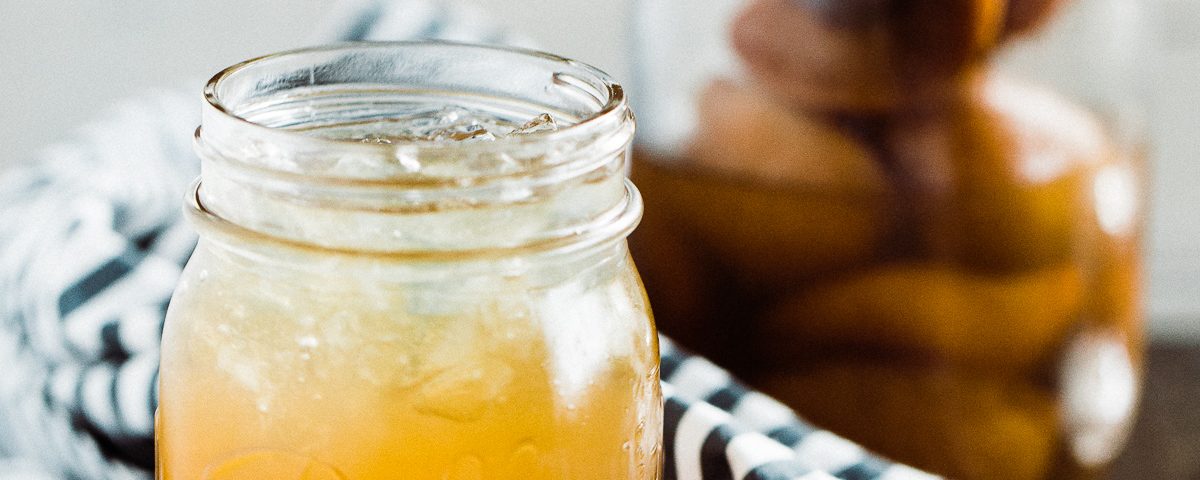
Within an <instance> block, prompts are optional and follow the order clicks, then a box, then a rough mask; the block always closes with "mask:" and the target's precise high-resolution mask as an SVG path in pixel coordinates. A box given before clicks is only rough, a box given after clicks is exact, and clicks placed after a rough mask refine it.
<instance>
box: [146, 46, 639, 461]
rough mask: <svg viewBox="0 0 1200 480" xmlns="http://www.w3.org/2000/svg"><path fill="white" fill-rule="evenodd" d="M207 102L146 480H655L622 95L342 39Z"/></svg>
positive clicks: (523, 64) (251, 69)
mask: <svg viewBox="0 0 1200 480" xmlns="http://www.w3.org/2000/svg"><path fill="white" fill-rule="evenodd" d="M205 97H206V103H205V105H204V113H203V123H202V126H201V128H200V129H199V130H198V131H197V135H196V145H197V150H198V152H199V154H200V156H201V158H202V160H203V169H202V175H201V178H200V180H198V181H197V183H196V184H195V188H194V190H193V192H192V194H191V195H190V196H189V197H188V203H187V206H186V208H185V210H186V212H187V215H188V217H189V219H190V221H191V223H192V224H193V225H194V226H195V227H196V228H197V229H198V230H199V231H200V233H201V241H200V244H199V247H198V249H197V250H196V253H195V255H194V256H193V258H192V259H191V261H190V262H189V263H188V266H187V268H186V270H185V273H184V276H183V279H182V281H181V282H180V284H179V287H178V289H177V291H176V293H175V296H174V298H173V299H172V302H171V307H170V311H169V313H168V318H167V324H166V328H165V331H164V333H163V345H162V352H163V353H162V355H163V356H162V365H161V376H160V384H159V392H160V394H159V399H160V405H159V411H158V417H157V431H156V435H157V446H158V468H157V476H158V478H160V479H187V480H193V479H202V480H235V479H267V478H279V479H284V478H288V479H299V478H304V479H309V480H325V479H329V480H334V479H347V480H349V479H368V478H400V477H403V478H406V479H418V480H419V479H429V480H435V479H436V480H446V479H461V480H467V479H481V478H489V479H492V478H494V479H547V480H559V479H564V478H571V479H596V480H610V479H615V478H622V479H624V478H628V479H638V480H642V479H645V480H650V479H656V478H658V475H659V469H660V467H659V458H660V452H661V451H660V441H661V438H660V437H661V432H662V425H661V422H662V420H661V415H662V414H661V408H662V403H661V402H662V400H661V393H660V387H659V381H658V348H657V337H656V335H655V332H654V325H653V322H652V320H651V318H650V314H649V307H648V305H647V302H646V298H645V295H644V293H643V290H642V286H641V283H640V281H639V279H638V275H637V273H636V271H635V270H634V266H633V264H632V263H631V260H630V258H629V254H628V249H627V246H626V242H625V239H626V236H627V235H628V234H629V233H630V232H631V231H632V230H633V228H634V226H635V224H636V223H637V222H638V221H639V219H640V216H641V211H642V204H641V199H640V197H639V195H638V193H637V191H636V190H635V189H634V187H633V185H632V184H631V183H630V182H629V181H628V180H627V178H626V172H627V169H628V158H629V154H628V152H629V145H630V141H631V139H632V135H633V129H634V123H633V118H632V115H631V113H630V110H629V108H628V106H627V104H626V100H625V97H624V95H623V93H622V90H621V87H620V86H619V85H616V84H614V83H612V82H611V81H610V80H608V78H607V77H606V76H605V75H604V74H602V73H601V72H599V71H597V70H595V69H593V68H591V67H588V66H586V65H582V64H579V63H576V62H573V61H569V60H565V59H562V58H558V57H554V56H551V55H545V54H539V53H533V52H526V51H517V50H504V49H494V48H485V47H477V46H468V45H458V44H409V43H385V44H348V45H340V46H333V47H325V48H317V49H310V50H302V51H294V52H288V53H282V54H277V55H271V56H267V57H263V58H259V59H255V60H251V61H248V62H245V63H242V64H239V65H235V66H233V67H230V68H229V69H227V70H225V71H223V72H221V73H220V74H218V75H217V76H216V77H214V78H213V80H212V81H211V82H210V83H209V84H208V86H207V88H206V90H205Z"/></svg>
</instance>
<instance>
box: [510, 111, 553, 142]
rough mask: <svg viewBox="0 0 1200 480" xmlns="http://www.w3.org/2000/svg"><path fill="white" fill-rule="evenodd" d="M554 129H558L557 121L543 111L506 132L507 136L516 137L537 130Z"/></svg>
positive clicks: (551, 130) (546, 130)
mask: <svg viewBox="0 0 1200 480" xmlns="http://www.w3.org/2000/svg"><path fill="white" fill-rule="evenodd" d="M555 130H558V123H557V122H555V121H554V117H551V116H550V114H549V113H543V114H541V115H538V116H536V117H534V118H533V120H530V121H528V122H525V123H524V124H523V125H521V126H519V127H517V128H515V129H513V130H512V131H511V132H508V136H510V137H516V136H521V135H529V134H533V133H539V132H553V131H555Z"/></svg>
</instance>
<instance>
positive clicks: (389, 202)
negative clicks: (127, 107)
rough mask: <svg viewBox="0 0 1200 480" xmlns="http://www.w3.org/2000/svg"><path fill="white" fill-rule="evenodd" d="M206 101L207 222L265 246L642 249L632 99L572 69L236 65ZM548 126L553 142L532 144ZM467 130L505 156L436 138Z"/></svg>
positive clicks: (482, 64)
mask: <svg viewBox="0 0 1200 480" xmlns="http://www.w3.org/2000/svg"><path fill="white" fill-rule="evenodd" d="M204 94H205V100H206V101H205V103H204V105H203V116H202V125H201V127H200V128H199V129H197V132H196V149H197V152H198V153H199V154H200V157H201V159H202V175H201V180H200V182H199V184H198V185H197V192H196V193H197V194H196V197H195V200H196V201H195V202H194V204H195V206H196V208H199V209H201V210H203V211H204V213H205V214H206V215H211V216H213V217H214V218H216V219H218V220H220V221H225V222H228V223H230V224H232V225H233V226H236V227H239V228H243V229H246V230H248V231H252V232H255V233H256V234H261V235H268V236H273V237H279V238H281V239H283V240H286V241H289V242H293V243H302V244H307V245H313V246H318V247H326V248H334V249H340V250H361V251H367V252H384V253H395V252H422V251H425V252H430V251H431V252H462V251H473V250H495V249H506V248H524V247H529V246H532V245H549V244H556V243H564V242H567V243H569V242H570V241H572V239H578V240H579V241H585V240H587V239H588V237H589V236H596V235H608V236H611V235H613V232H618V231H621V232H625V234H627V233H628V230H630V229H632V226H633V225H634V224H636V223H637V221H638V219H639V218H640V214H641V203H640V201H637V198H636V197H637V195H636V190H634V189H633V187H632V185H627V183H628V182H627V180H626V178H625V177H626V172H627V170H628V164H629V145H630V142H631V140H632V137H633V131H634V121H633V116H632V113H631V112H630V110H629V107H628V104H627V102H626V99H625V96H624V93H623V90H622V89H621V87H620V86H619V85H617V84H615V83H614V82H612V81H611V80H609V79H608V77H607V76H606V75H605V74H604V73H602V72H600V71H599V70H597V69H595V68H593V67H590V66H587V65H584V64H581V63H578V62H574V61H571V60H567V59H563V58H561V57H556V56H553V55H549V54H544V53H539V52H532V51H526V50H516V49H506V48H496V47H484V46H476V45H466V44H456V43H425V42H389V43H351V44H341V45H333V46H328V47H318V48H312V49H305V50H296V51H291V52H284V53H280V54H275V55H270V56H266V57H261V58H257V59H254V60H249V61H246V62H243V63H240V64H237V65H234V66H232V67H230V68H228V69H226V70H224V71H222V72H221V73H218V74H217V75H216V76H214V77H213V79H212V80H210V82H209V83H208V85H207V86H206V88H205V92H204ZM543 115H548V116H549V117H550V118H551V119H552V120H553V126H550V127H549V128H540V127H539V128H532V129H528V130H524V129H521V128H520V127H521V126H523V125H522V124H523V123H524V122H526V121H528V120H531V119H537V118H539V117H542V116H543ZM447 119H450V120H447ZM464 119H465V120H464ZM460 120H461V121H460ZM451 121H452V123H453V122H457V123H453V128H459V129H460V130H462V129H470V128H475V127H476V125H475V124H469V125H468V124H463V122H467V123H470V122H476V123H478V124H479V125H480V127H479V131H483V133H482V134H479V131H476V130H463V131H467V132H468V133H470V135H475V136H476V137H484V136H486V137H488V138H482V139H481V138H473V137H471V138H467V139H466V140H463V141H455V140H446V139H444V138H434V137H433V136H432V134H431V135H425V134H427V133H428V132H429V131H435V132H441V131H442V130H438V129H442V128H443V126H439V125H440V124H438V123H437V122H451ZM460 124H462V125H460ZM430 125H432V126H430ZM447 125H450V124H447ZM464 125H466V126H464ZM444 128H450V127H444ZM509 128H513V129H512V130H508V129H509ZM420 129H425V130H420ZM430 129H432V130H430ZM489 129H491V130H496V131H495V132H490V131H487V130H489ZM418 130H420V131H418ZM506 130H507V131H506ZM447 131H448V130H447ZM414 132H415V133H414ZM454 133H455V135H457V134H458V133H461V132H459V131H455V132H454ZM438 135H441V133H439V134H438ZM468 137H469V135H468ZM622 224H628V225H626V226H624V227H622ZM613 227H621V228H613ZM592 240H595V239H592Z"/></svg>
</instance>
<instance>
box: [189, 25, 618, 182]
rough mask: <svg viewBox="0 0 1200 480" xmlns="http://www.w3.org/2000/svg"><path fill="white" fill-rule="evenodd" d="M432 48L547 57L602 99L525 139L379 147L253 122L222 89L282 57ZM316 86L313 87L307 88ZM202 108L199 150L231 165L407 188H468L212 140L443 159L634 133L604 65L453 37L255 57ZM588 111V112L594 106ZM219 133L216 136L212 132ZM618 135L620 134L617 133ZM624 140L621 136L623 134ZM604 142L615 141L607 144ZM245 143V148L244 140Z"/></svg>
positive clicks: (220, 80) (210, 86)
mask: <svg viewBox="0 0 1200 480" xmlns="http://www.w3.org/2000/svg"><path fill="white" fill-rule="evenodd" d="M430 48H442V49H448V50H450V51H459V52H470V53H476V54H479V53H488V52H491V53H495V54H499V55H513V56H515V57H516V58H526V59H541V60H544V61H546V62H547V65H548V66H554V67H555V68H554V70H553V72H552V75H553V81H554V82H556V83H560V82H561V84H562V85H563V86H564V88H574V89H576V90H581V91H583V93H584V94H586V95H587V96H588V97H590V98H591V100H594V101H595V103H596V108H595V109H594V111H589V112H587V115H583V116H580V118H578V119H577V120H576V121H573V122H571V123H569V124H566V125H563V126H560V127H559V128H557V129H555V130H552V131H544V132H536V133H531V134H527V135H520V136H504V137H499V138H496V139H495V140H494V141H487V142H452V141H450V142H448V141H441V142H439V141H411V142H409V141H405V142H398V143H394V144H375V143H364V142H360V141H357V140H352V139H338V138H325V137H319V136H314V135H308V134H305V133H304V132H301V131H295V130H290V129H286V128H280V127H274V126H269V125H265V124H263V123H260V122H256V121H254V120H251V119H248V118H246V117H245V116H243V115H239V114H238V113H237V112H236V111H235V110H236V107H237V105H236V104H234V103H232V102H234V101H236V99H231V98H227V95H224V93H225V92H223V91H222V87H223V86H225V84H226V83H227V82H229V81H231V79H232V78H233V77H234V76H235V75H238V74H246V73H252V72H254V71H255V69H260V68H261V69H267V68H269V67H270V66H271V64H272V63H274V62H278V61H286V60H294V59H300V58H304V57H305V56H311V55H319V54H329V53H345V54H347V55H352V54H355V53H367V52H378V51H381V50H382V51H388V50H391V51H396V52H402V51H406V50H419V49H430ZM308 86H315V85H312V84H310V85H308ZM203 95H204V112H203V117H204V118H203V122H202V125H201V127H199V128H198V129H197V131H196V143H197V146H198V148H199V149H200V150H202V151H210V152H213V153H215V154H216V155H215V156H217V157H220V159H221V160H223V161H225V162H226V163H233V164H235V165H234V166H236V167H238V168H239V169H241V170H250V171H258V172H259V173H263V174H270V175H282V176H286V177H290V178H292V179H293V180H296V181H299V182H302V183H333V184H343V185H350V184H376V185H378V184H387V185H393V186H399V185H401V184H402V185H404V186H406V187H419V186H433V187H436V186H449V185H450V184H457V185H458V186H462V183H463V180H464V179H462V178H448V177H437V178H429V177H423V176H422V175H420V174H418V175H410V176H403V177H397V176H388V177H381V178H373V177H372V178H360V177H351V176H345V175H338V174H332V175H331V174H324V173H319V172H317V173H314V172H303V173H302V174H298V173H300V172H292V171H286V170H277V169H272V168H263V167H262V166H261V165H252V164H249V163H247V162H243V161H238V159H237V158H231V157H237V156H238V155H237V154H225V153H223V152H221V150H225V149H223V148H221V147H220V146H219V145H215V144H219V143H221V141H222V140H221V139H218V140H216V141H214V137H230V136H239V135H238V134H236V133H231V132H233V131H236V132H238V133H240V134H242V136H254V137H255V138H260V139H266V142H265V143H270V144H273V145H286V146H287V149H289V150H295V151H306V152H319V151H339V152H354V153H365V154H375V155H379V154H387V153H388V152H395V151H398V150H404V151H407V152H409V153H410V154H412V155H415V156H417V157H425V156H432V157H439V156H448V155H454V156H458V155H478V154H497V153H504V152H506V151H511V150H516V149H522V148H526V149H527V148H533V147H536V146H537V145H563V144H569V143H567V142H575V144H578V145H581V148H582V146H585V145H597V144H598V145H621V144H627V143H628V142H629V141H630V139H631V138H632V128H633V127H632V125H633V121H632V113H631V112H630V108H629V104H628V99H627V97H626V94H625V91H624V89H623V87H622V86H621V85H620V84H618V83H616V82H614V81H613V80H612V79H611V78H610V77H609V76H608V74H606V73H605V72H603V71H601V70H600V69H598V68H596V67H593V66H591V65H588V64H586V63H583V62H579V61H576V60H571V59H568V58H565V57H561V56H558V55H554V54H551V53H546V52H542V51H537V50H530V49H524V48H517V47H507V46H493V45H481V44H472V43H462V42H451V41H440V40H438V41H391V42H343V43H334V44H329V45H322V46H316V47H307V48H300V49H293V50H287V51H283V52H278V53H273V54H269V55H263V56H259V57H256V58H252V59H249V60H245V61H242V62H239V63H236V64H234V65H232V66H230V67H227V68H225V69H223V70H221V71H220V72H218V73H217V74H215V75H214V76H213V77H212V78H211V79H210V80H209V81H208V82H207V83H206V85H205V87H204V91H203ZM589 110H590V109H589ZM213 131H217V132H218V133H213ZM614 137H615V138H614ZM621 137H623V138H621ZM604 140H610V142H605V141H604ZM239 147H241V145H239ZM570 157H571V156H570V155H563V160H564V161H561V162H557V163H552V164H548V165H543V166H540V167H538V168H535V169H522V170H518V171H515V172H507V173H503V174H496V173H492V172H484V173H482V174H473V175H468V176H469V177H470V178H471V180H472V181H471V183H479V181H482V180H486V179H489V178H509V177H513V176H521V175H529V174H531V173H537V172H536V170H539V169H542V168H553V167H558V166H561V165H562V164H564V163H570V162H569V160H571V158H570Z"/></svg>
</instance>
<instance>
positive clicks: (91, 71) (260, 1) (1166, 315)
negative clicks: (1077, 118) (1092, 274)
mask: <svg viewBox="0 0 1200 480" xmlns="http://www.w3.org/2000/svg"><path fill="white" fill-rule="evenodd" d="M631 1H632V0H541V1H535V0H474V1H471V2H464V3H472V4H475V5H478V6H480V7H482V8H483V9H485V10H487V11H488V13H489V15H491V16H492V17H493V18H494V19H495V20H496V21H497V22H501V23H504V24H507V25H512V26H514V27H515V28H517V29H519V30H520V31H522V32H525V33H527V34H528V35H529V36H531V37H533V38H534V39H535V40H537V41H538V42H539V43H541V44H542V45H547V46H550V48H551V49H552V50H554V51H555V52H556V53H560V54H563V55H566V56H570V57H574V58H578V59H580V60H584V61H587V62H589V63H593V64H595V65H597V66H599V67H601V68H603V69H605V70H607V71H609V72H610V73H612V74H613V75H614V76H615V77H617V78H618V79H628V78H629V72H630V65H629V64H628V61H627V60H626V58H625V56H624V55H622V52H624V51H626V50H625V49H626V48H627V47H628V35H627V34H628V32H629V30H630V28H629V27H628V23H629V22H628V18H627V17H628V14H629V10H630V9H629V4H630V2H631ZM1127 1H1129V2H1141V3H1143V4H1145V6H1146V8H1145V9H1144V10H1143V11H1144V12H1145V14H1146V17H1145V19H1146V24H1147V25H1148V28H1147V30H1146V33H1145V35H1144V36H1143V37H1142V38H1140V39H1139V40H1138V43H1139V45H1138V47H1137V48H1138V52H1139V55H1141V56H1142V57H1143V58H1144V60H1145V62H1143V64H1144V65H1145V66H1144V67H1143V69H1144V71H1142V72H1139V74H1140V75H1141V77H1142V81H1144V82H1145V85H1144V87H1145V89H1146V91H1148V92H1151V95H1150V98H1149V99H1148V107H1149V110H1150V119H1151V128H1150V130H1151V133H1152V137H1153V138H1152V143H1153V158H1152V166H1153V168H1152V175H1153V177H1154V191H1153V194H1152V199H1151V202H1152V204H1153V207H1154V209H1153V213H1152V223H1151V226H1150V229H1149V234H1150V242H1149V244H1148V247H1149V248H1148V252H1149V255H1150V261H1149V265H1150V269H1151V286H1152V293H1151V302H1150V306H1151V312H1152V314H1153V318H1154V324H1153V329H1154V331H1155V333H1156V335H1157V336H1158V338H1159V339H1160V340H1163V339H1165V340H1184V339H1200V213H1198V212H1197V211H1196V208H1197V206H1200V158H1197V157H1200V80H1198V79H1200V1H1196V0H1127ZM698 3H699V2H698ZM335 5H336V2H334V1H332V0H257V1H255V0H189V1H162V0H111V1H78V0H36V1H20V0H0V94H2V95H3V108H0V148H2V150H0V152H3V154H0V162H5V161H11V160H14V159H22V158H28V157H30V156H32V155H33V153H34V152H35V151H36V149H37V148H38V147H39V146H43V145H46V144H48V143H50V142H53V141H55V140H56V139H60V138H63V137H65V136H67V135H69V134H70V133H69V130H70V128H71V127H72V126H74V125H78V124H79V123H81V122H83V121H86V120H89V119H92V118H95V117H96V116H98V115H100V114H101V113H102V111H103V109H104V108H105V107H106V106H107V105H110V104H111V102H112V101H113V100H114V99H118V98H122V97H126V96H132V95H137V94H139V93H140V92H144V91H146V89H148V88H161V87H175V88H185V87H186V88H191V89H194V90H195V91H196V92H197V93H198V92H199V90H200V85H199V84H198V83H197V82H198V81H199V80H201V79H204V78H207V77H208V76H209V75H211V74H212V73H215V72H216V71H217V70H219V69H220V68H222V67H224V66H227V65H229V64H232V63H235V62H237V61H239V60H242V59H245V58H249V57H252V56H256V55H260V54H264V53H269V52H271V51H275V50H281V49H285V48H292V47H297V46H303V45H305V44H307V43H308V41H307V38H309V36H308V35H309V34H310V32H311V31H312V30H313V28H314V27H315V26H316V25H317V24H318V23H319V19H320V18H321V17H322V16H323V15H325V13H326V12H328V11H329V10H331V9H333V8H335ZM198 99H199V97H197V101H199V100H198Z"/></svg>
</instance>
